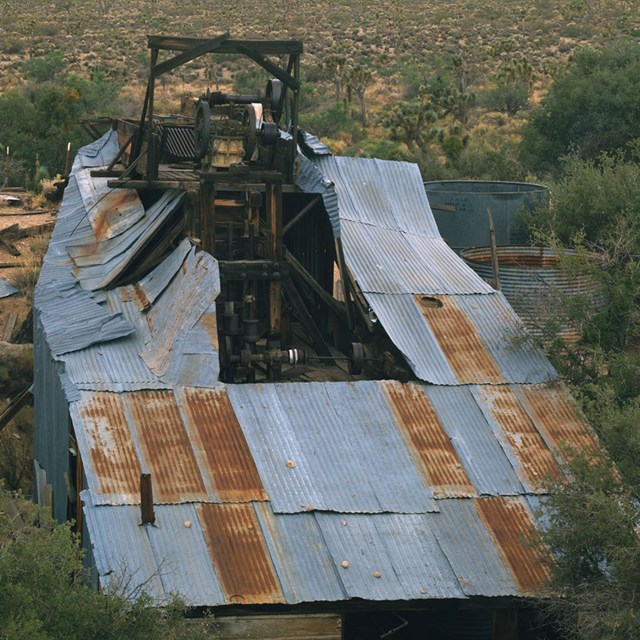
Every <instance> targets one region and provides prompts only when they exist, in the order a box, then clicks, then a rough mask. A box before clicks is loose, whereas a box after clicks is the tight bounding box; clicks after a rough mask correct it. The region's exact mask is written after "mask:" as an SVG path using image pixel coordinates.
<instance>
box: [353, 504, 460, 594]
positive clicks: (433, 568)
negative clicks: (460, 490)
mask: <svg viewBox="0 0 640 640" xmlns="http://www.w3.org/2000/svg"><path fill="white" fill-rule="evenodd" d="M438 517H439V514H426V515H411V514H407V515H398V514H381V515H379V516H375V520H374V525H375V528H376V531H377V532H378V534H379V535H380V537H381V538H382V540H383V542H384V546H385V550H386V553H387V555H388V556H389V559H390V561H391V564H392V565H393V569H394V571H395V574H396V575H397V576H398V580H399V581H400V584H401V585H402V588H403V589H404V591H405V594H406V598H407V599H409V600H419V599H429V600H431V599H437V598H464V592H463V591H462V589H461V588H460V584H459V582H458V579H457V577H456V575H455V574H454V572H453V569H452V568H451V564H450V562H449V560H448V558H447V557H446V556H445V554H444V552H443V551H442V549H441V547H440V545H439V544H438V541H437V539H436V537H435V534H434V532H433V529H432V526H431V523H432V520H433V519H434V518H438ZM347 522H348V521H347ZM465 552H466V550H464V549H459V550H458V553H465Z"/></svg>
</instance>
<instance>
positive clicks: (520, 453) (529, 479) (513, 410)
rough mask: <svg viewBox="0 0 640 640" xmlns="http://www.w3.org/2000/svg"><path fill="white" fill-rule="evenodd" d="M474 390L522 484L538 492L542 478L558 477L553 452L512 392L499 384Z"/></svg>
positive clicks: (558, 470) (544, 479)
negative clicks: (508, 449)
mask: <svg viewBox="0 0 640 640" xmlns="http://www.w3.org/2000/svg"><path fill="white" fill-rule="evenodd" d="M478 391H479V393H480V396H481V397H482V400H483V403H484V404H485V406H486V407H487V408H488V410H489V412H490V413H491V415H492V416H493V418H494V420H495V421H496V422H497V423H498V425H499V426H500V428H501V429H502V431H503V433H504V435H505V437H506V439H507V441H508V443H509V444H510V445H511V448H512V450H513V452H514V454H515V455H516V457H517V459H518V461H519V462H520V469H521V472H522V474H523V475H524V479H525V480H526V483H527V484H528V485H529V486H530V487H531V488H532V489H533V490H534V491H540V490H542V489H543V488H544V483H545V482H546V481H548V480H557V479H560V477H561V473H560V469H559V467H558V464H557V462H556V460H555V458H554V457H553V454H552V453H551V451H550V450H549V447H547V445H546V444H545V442H544V440H543V439H542V436H541V435H540V434H539V433H538V430H537V429H536V427H535V425H534V424H533V422H532V421H531V419H530V418H529V416H528V415H527V413H526V412H525V410H524V408H523V407H522V406H521V405H520V403H519V402H518V399H517V398H516V396H515V394H514V393H513V391H511V389H509V387H502V386H501V387H495V386H492V387H483V386H479V387H478Z"/></svg>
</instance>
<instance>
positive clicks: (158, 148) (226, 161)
mask: <svg viewBox="0 0 640 640" xmlns="http://www.w3.org/2000/svg"><path fill="white" fill-rule="evenodd" d="M148 44H149V48H150V50H151V65H150V74H149V82H148V86H147V91H146V96H145V101H144V107H143V110H142V116H141V118H140V119H139V120H124V119H121V120H116V121H114V122H115V127H116V129H117V132H118V138H119V143H120V152H119V153H118V155H117V156H116V158H114V160H113V162H112V163H111V164H110V165H109V167H108V168H107V169H106V171H102V172H97V173H100V175H105V176H108V177H111V178H115V179H113V180H111V181H110V182H109V184H110V186H113V187H129V188H131V187H134V188H137V189H139V190H140V191H141V192H146V193H147V196H146V197H152V194H153V193H157V192H158V191H159V190H162V189H167V188H182V189H185V190H187V192H188V193H189V195H190V196H191V197H190V198H189V199H188V203H189V204H188V206H187V207H186V209H187V210H186V211H185V212H184V216H183V220H184V221H185V222H184V225H183V227H182V234H185V233H186V234H188V235H190V236H191V237H193V238H196V239H197V242H199V244H200V245H201V246H202V248H203V249H204V250H205V251H208V252H209V253H211V254H212V255H213V256H214V257H215V258H216V259H217V260H218V263H219V269H220V278H221V292H220V295H219V296H218V298H217V300H216V308H217V333H218V342H219V351H220V363H221V377H222V379H223V381H225V382H240V381H254V380H256V379H259V378H269V379H278V378H279V377H281V375H283V374H284V373H285V372H288V371H290V370H291V369H296V368H298V370H300V368H301V367H304V368H308V367H309V365H310V364H325V365H335V364H336V363H339V362H340V361H341V360H343V361H345V363H346V364H348V370H349V372H350V373H351V374H352V375H354V376H357V375H360V374H362V373H363V369H364V368H365V367H366V368H367V369H368V371H367V375H368V376H372V375H373V376H379V377H384V376H387V377H388V376H391V377H398V378H401V379H404V378H406V377H408V375H409V373H408V369H407V368H406V365H405V364H404V361H403V360H402V357H401V356H400V355H399V354H398V353H397V351H395V349H394V347H393V346H392V345H391V343H390V341H389V340H388V338H386V334H384V332H383V331H382V329H381V327H379V326H377V325H376V323H375V318H373V319H372V317H371V314H370V310H369V309H368V306H367V305H366V302H365V301H364V298H363V297H362V295H361V294H360V293H359V291H358V289H357V285H356V283H355V282H354V281H353V278H352V277H351V274H350V273H349V272H348V269H347V268H346V266H345V263H344V257H343V255H342V247H341V245H340V241H339V240H336V239H335V238H334V237H333V233H332V231H331V227H330V225H329V222H328V216H327V215H326V212H325V211H324V207H323V204H322V200H321V198H320V197H319V196H313V195H307V194H303V193H301V191H300V190H299V189H297V188H296V187H295V185H294V166H295V160H296V156H297V154H298V145H297V140H298V133H299V131H298V104H299V90H300V55H301V54H302V50H303V46H302V43H301V42H299V41H246V40H233V39H231V38H230V37H229V34H224V35H221V36H219V37H217V38H213V39H208V40H205V39H193V38H177V37H164V36H158V37H149V42H148ZM161 51H163V52H164V51H170V52H172V53H173V56H172V57H170V58H168V59H166V60H163V61H159V54H160V52H161ZM205 54H224V55H229V54H237V55H243V56H246V57H248V58H250V59H251V60H253V61H254V62H255V63H257V64H258V65H259V66H261V67H262V68H263V69H264V70H265V71H266V72H267V74H268V75H269V76H270V79H269V80H268V82H267V83H266V86H265V87H261V88H260V89H262V90H261V91H256V92H255V93H254V94H249V95H237V94H231V93H222V92H210V91H206V92H205V93H203V94H202V95H201V96H200V97H199V98H197V99H185V100H183V103H182V108H181V113H180V114H178V115H175V116H159V115H157V114H155V113H154V93H155V82H156V80H157V78H158V77H159V76H161V75H162V74H164V73H167V72H169V71H171V70H173V69H175V68H177V67H179V66H181V65H183V64H186V63H187V62H189V61H191V60H194V59H196V58H198V57H200V56H202V55H205ZM273 58H276V59H277V62H274V61H273ZM143 195H144V194H142V193H141V197H143ZM314 214H317V215H314ZM335 273H338V274H339V280H340V281H341V283H342V287H343V295H342V296H341V297H342V300H338V299H336V298H335V297H334V295H333V294H334V290H333V289H334V284H335V280H336V278H335ZM294 375H295V373H294Z"/></svg>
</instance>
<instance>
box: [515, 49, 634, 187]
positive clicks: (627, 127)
mask: <svg viewBox="0 0 640 640" xmlns="http://www.w3.org/2000/svg"><path fill="white" fill-rule="evenodd" d="M638 113H640V45H638V44H634V43H629V42H627V43H623V44H619V45H617V46H614V47H611V48H609V49H606V50H604V51H594V50H591V49H584V50H581V51H578V52H577V53H576V54H575V57H574V60H573V63H572V64H571V65H570V66H569V67H568V68H567V70H566V72H565V73H564V74H563V75H560V76H559V77H557V78H556V80H555V81H554V83H553V84H552V85H551V88H550V89H549V92H548V94H547V95H546V96H545V98H544V99H543V100H542V103H541V105H540V108H538V109H537V110H536V111H534V112H533V114H532V115H531V118H530V120H529V122H528V124H527V126H526V127H525V129H524V131H523V141H522V154H523V160H524V161H525V162H526V163H527V164H528V166H530V168H531V169H533V170H535V171H539V172H544V171H549V172H552V173H553V174H555V175H558V174H559V171H560V167H561V158H562V157H563V156H565V155H566V154H567V153H569V151H571V150H572V149H573V150H575V151H576V153H577V154H578V155H579V157H580V158H582V159H588V160H594V159H596V158H598V157H599V156H600V155H601V154H602V152H604V151H608V152H612V151H615V150H618V149H622V148H624V147H625V145H627V144H628V143H629V142H631V141H633V140H635V139H637V138H639V137H640V118H639V117H638Z"/></svg>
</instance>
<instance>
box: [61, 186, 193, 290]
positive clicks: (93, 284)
mask: <svg viewBox="0 0 640 640" xmlns="http://www.w3.org/2000/svg"><path fill="white" fill-rule="evenodd" d="M183 199H184V193H183V192H180V191H165V192H164V193H163V194H162V196H161V197H160V199H159V200H158V201H157V202H156V203H155V204H153V205H152V206H151V207H150V209H149V210H148V211H146V212H145V215H144V217H142V218H140V219H139V220H138V221H137V222H135V223H134V224H132V225H131V226H130V227H129V228H128V229H126V231H123V232H122V233H121V234H119V235H117V236H115V237H113V238H106V239H104V240H98V239H97V238H96V237H95V234H94V233H93V231H92V232H91V234H90V235H89V236H88V237H84V238H80V237H79V235H78V234H77V233H76V234H74V241H73V243H69V245H68V251H69V255H70V256H71V258H72V259H73V261H74V263H75V265H76V266H75V269H74V275H75V277H76V278H77V280H78V282H79V283H80V286H81V287H82V288H83V289H88V290H90V291H93V290H95V289H100V288H103V287H106V286H108V285H109V284H110V283H111V282H113V280H114V279H115V278H116V277H117V276H119V275H120V274H121V273H122V272H123V271H124V270H125V268H126V267H127V266H128V265H129V264H130V263H131V262H132V261H133V259H134V258H135V257H136V255H137V254H138V252H139V251H140V250H141V249H142V248H143V247H144V246H145V245H146V244H147V242H148V241H149V240H150V238H151V237H152V236H153V235H154V233H155V232H156V231H157V230H158V229H159V228H160V226H161V225H162V223H163V222H164V221H165V220H166V219H167V218H168V217H169V216H170V215H171V214H172V213H173V212H174V211H175V210H176V209H177V208H178V207H179V206H180V204H182V201H183ZM98 254H99V256H98Z"/></svg>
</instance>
